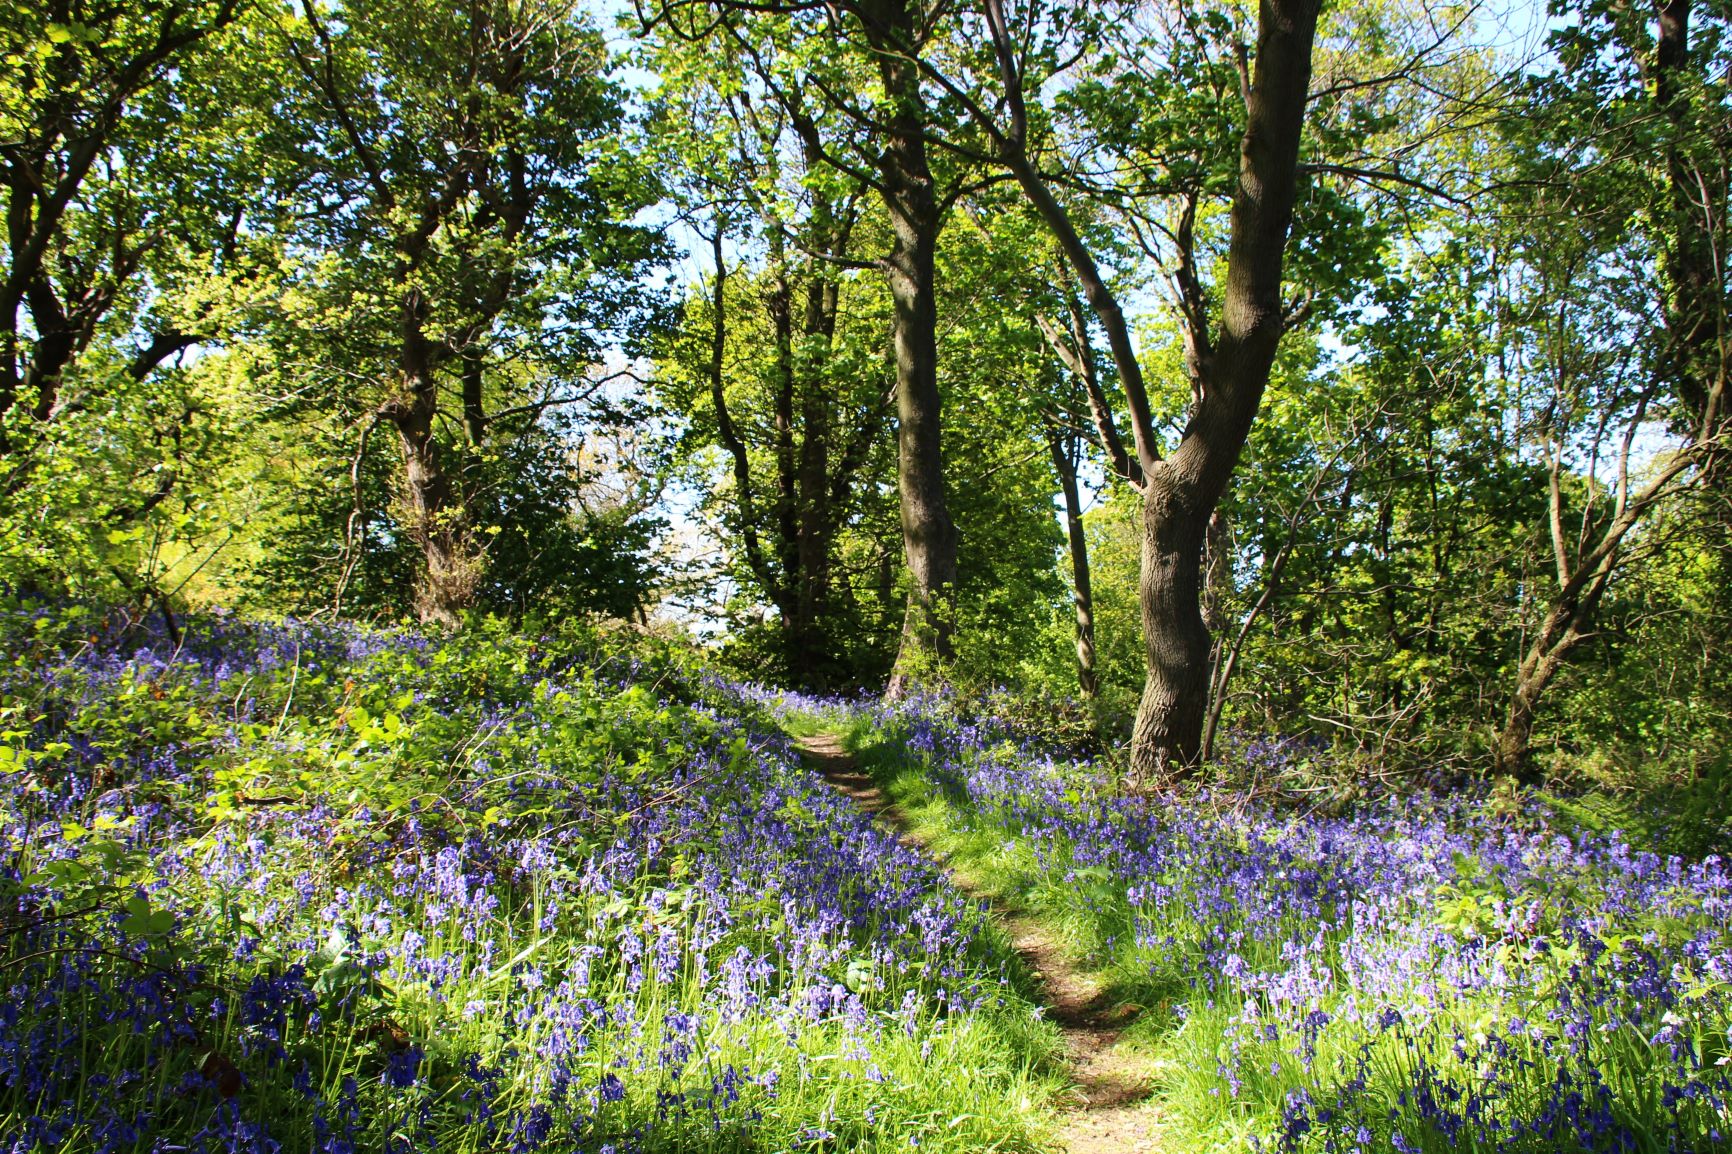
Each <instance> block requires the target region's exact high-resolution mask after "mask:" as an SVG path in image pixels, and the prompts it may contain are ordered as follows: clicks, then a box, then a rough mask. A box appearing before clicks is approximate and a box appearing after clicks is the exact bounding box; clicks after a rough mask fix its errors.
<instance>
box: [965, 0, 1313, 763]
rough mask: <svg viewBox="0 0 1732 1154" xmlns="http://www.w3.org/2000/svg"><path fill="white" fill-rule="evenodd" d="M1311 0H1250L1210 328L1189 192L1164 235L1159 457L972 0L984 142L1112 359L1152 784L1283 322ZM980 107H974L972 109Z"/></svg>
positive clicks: (1121, 325) (1018, 86)
mask: <svg viewBox="0 0 1732 1154" xmlns="http://www.w3.org/2000/svg"><path fill="white" fill-rule="evenodd" d="M1320 8H1321V0H1262V3H1261V5H1260V7H1259V10H1258V38H1257V51H1256V64H1255V70H1254V72H1253V74H1252V76H1251V83H1250V86H1249V88H1248V90H1247V92H1246V94H1245V103H1246V113H1247V115H1246V124H1245V133H1244V135H1243V137H1241V139H1240V145H1239V185H1238V188H1237V190H1236V191H1235V193H1234V197H1233V208H1232V215H1231V226H1230V239H1229V242H1228V250H1227V274H1226V284H1225V286H1224V288H1225V291H1224V293H1223V294H1222V298H1223V299H1222V308H1221V320H1220V325H1219V332H1218V333H1212V332H1210V328H1211V326H1210V325H1209V323H1208V320H1207V311H1208V300H1209V294H1208V293H1206V292H1205V291H1204V290H1203V287H1202V285H1201V284H1200V283H1199V281H1198V280H1197V276H1196V264H1195V258H1196V254H1195V251H1194V249H1193V246H1192V238H1191V231H1192V228H1191V226H1192V224H1193V223H1194V206H1193V208H1192V210H1190V211H1188V212H1187V213H1186V217H1185V220H1184V221H1183V222H1182V223H1181V226H1180V228H1179V229H1178V230H1177V232H1176V234H1175V238H1176V239H1177V241H1178V243H1179V247H1180V249H1181V250H1182V251H1181V253H1180V262H1181V263H1180V267H1179V269H1178V270H1177V271H1178V273H1179V277H1178V279H1179V282H1180V288H1181V292H1182V294H1183V296H1184V298H1185V309H1184V312H1185V317H1184V322H1185V343H1186V348H1187V361H1188V362H1189V365H1190V371H1191V375H1192V380H1191V385H1192V388H1193V389H1194V391H1195V393H1196V395H1197V398H1198V399H1197V401H1196V404H1195V406H1194V407H1193V409H1192V412H1191V420H1190V424H1189V425H1188V426H1187V427H1186V429H1185V432H1184V435H1183V436H1182V437H1181V438H1180V440H1179V445H1178V447H1177V449H1175V450H1174V452H1173V455H1172V456H1171V457H1169V458H1167V459H1165V460H1163V459H1161V457H1160V454H1159V449H1158V446H1157V444H1156V441H1157V434H1156V430H1155V426H1154V417H1153V415H1152V414H1153V410H1152V408H1151V406H1150V404H1149V398H1148V393H1147V390H1146V387H1145V385H1144V382H1143V371H1142V365H1141V364H1140V363H1139V362H1138V360H1137V356H1136V346H1135V342H1134V341H1133V340H1132V338H1131V332H1130V327H1129V325H1127V324H1126V322H1125V318H1124V313H1123V311H1122V310H1121V308H1120V307H1119V303H1118V301H1117V299H1116V298H1115V297H1114V295H1113V292H1112V289H1111V287H1110V286H1109V285H1108V284H1107V282H1106V279H1105V277H1104V276H1103V275H1102V274H1101V271H1100V269H1099V267H1098V266H1097V265H1096V263H1095V260H1094V257H1093V255H1092V254H1091V253H1090V252H1089V249H1088V246H1087V244H1086V243H1085V242H1084V241H1083V239H1082V236H1081V234H1080V233H1079V232H1078V230H1077V228H1076V225H1075V223H1074V222H1073V221H1072V220H1071V219H1070V214H1069V213H1068V212H1067V211H1066V210H1065V208H1064V205H1063V204H1062V203H1061V202H1060V201H1059V199H1058V198H1057V196H1055V195H1054V194H1053V191H1052V189H1051V187H1050V186H1049V185H1048V184H1047V181H1046V178H1045V177H1044V175H1043V174H1042V173H1041V171H1040V169H1039V168H1038V166H1037V165H1036V164H1035V163H1034V162H1033V161H1032V159H1031V158H1030V157H1029V155H1028V152H1027V149H1026V144H1027V125H1028V116H1027V110H1026V108H1025V99H1024V94H1023V87H1022V79H1023V78H1022V59H1023V56H1024V53H1023V52H1022V51H1021V50H1020V49H1019V47H1018V44H1017V42H1016V39H1015V37H1016V36H1017V35H1018V33H1017V32H1015V31H1013V29H1014V28H1015V25H1014V22H1013V21H1012V20H1011V19H1010V18H1009V17H1008V16H1007V14H1006V12H1005V9H1004V5H1003V3H1002V0H987V2H986V5H985V14H986V22H987V25H988V27H989V29H990V30H991V34H992V38H993V44H994V49H995V51H996V54H997V57H998V64H999V71H1000V75H1001V79H1002V81H1003V84H1004V98H1005V103H1006V106H1007V110H1008V113H1009V117H1010V126H1009V127H1008V128H1004V127H1002V126H999V125H997V124H994V123H991V122H990V121H988V122H986V123H985V124H984V127H986V128H987V130H988V131H989V132H991V133H992V134H993V136H994V138H995V141H996V143H997V144H998V147H999V153H1000V156H1001V157H1002V158H1003V160H1004V162H1005V164H1006V166H1007V167H1009V169H1010V170H1011V172H1012V174H1013V175H1015V177H1016V178H1017V181H1018V183H1019V184H1020V185H1021V186H1022V189H1023V192H1024V193H1025V194H1026V195H1027V197H1028V199H1029V203H1030V204H1031V205H1032V206H1033V207H1034V209H1035V211H1036V212H1038V213H1039V214H1040V216H1041V218H1042V219H1043V220H1044V221H1045V222H1046V224H1047V226H1048V227H1049V228H1050V229H1051V231H1052V234H1053V237H1054V239H1056V240H1057V241H1058V244H1059V247H1060V248H1061V249H1062V250H1063V252H1064V255H1065V258H1066V259H1067V260H1068V261H1069V263H1070V265H1071V268H1072V271H1074V272H1075V273H1076V276H1077V280H1078V281H1079V282H1080V283H1081V285H1082V289H1083V292H1084V295H1085V296H1086V297H1087V298H1088V302H1089V305H1090V307H1091V308H1092V309H1093V310H1094V313H1095V316H1096V318H1097V319H1098V320H1099V321H1100V323H1101V326H1102V328H1103V329H1105V330H1106V336H1107V344H1108V346H1109V347H1110V348H1111V349H1112V353H1113V360H1114V362H1115V363H1116V364H1117V367H1118V370H1119V383H1120V385H1121V386H1122V387H1123V389H1124V393H1125V401H1126V407H1127V408H1128V409H1129V412H1130V418H1131V432H1132V434H1133V441H1134V444H1135V449H1136V452H1135V457H1134V459H1132V458H1131V457H1130V456H1129V455H1128V454H1126V455H1121V453H1119V452H1114V451H1113V447H1114V446H1117V445H1119V444H1120V441H1119V438H1118V435H1117V433H1116V431H1115V430H1114V429H1113V427H1112V418H1111V415H1110V412H1108V411H1107V410H1106V409H1105V407H1104V406H1095V408H1096V412H1097V420H1098V421H1099V423H1100V425H1101V441H1102V444H1103V445H1105V446H1107V447H1108V452H1109V455H1111V456H1112V457H1113V458H1114V466H1115V469H1116V471H1117V472H1118V473H1119V474H1120V475H1121V476H1123V477H1124V478H1125V479H1126V480H1127V481H1129V482H1131V483H1132V484H1134V485H1140V487H1141V488H1142V491H1143V547H1142V576H1141V580H1140V592H1141V600H1142V619H1143V631H1144V638H1143V640H1144V644H1145V653H1146V659H1147V679H1146V681H1145V683H1144V688H1143V697H1142V703H1141V705H1140V707H1139V708H1138V711H1137V721H1136V726H1135V728H1134V730H1133V732H1132V740H1131V782H1132V785H1133V787H1139V788H1140V787H1146V786H1148V785H1151V784H1156V783H1159V782H1160V781H1162V780H1163V779H1165V778H1166V777H1168V776H1170V775H1171V774H1172V773H1174V772H1175V771H1178V770H1182V769H1185V768H1188V767H1190V766H1193V765H1195V764H1196V762H1197V760H1198V757H1199V755H1200V752H1201V748H1202V736H1203V723H1204V718H1205V716H1206V714H1207V712H1208V701H1209V682H1210V668H1209V653H1210V640H1209V630H1208V628H1207V626H1205V625H1204V623H1203V615H1202V607H1201V593H1202V564H1203V541H1204V538H1205V535H1206V534H1207V532H1208V525H1209V518H1210V515H1211V514H1212V513H1213V512H1214V510H1215V506H1216V504H1217V503H1218V502H1219V501H1220V499H1221V495H1222V494H1223V493H1224V492H1225V491H1226V488H1227V482H1228V481H1229V480H1230V479H1231V477H1232V474H1233V469H1234V466H1235V465H1237V463H1238V460H1239V453H1240V451H1241V450H1242V449H1243V448H1244V445H1245V438H1246V436H1247V435H1248V434H1249V433H1250V430H1251V422H1252V421H1253V420H1254V419H1255V418H1256V415H1257V409H1258V407H1259V406H1260V405H1261V404H1262V399H1263V390H1264V388H1265V386H1266V385H1267V384H1268V380H1269V369H1270V367H1271V366H1272V365H1273V364H1274V360H1275V350H1276V348H1277V346H1278V345H1279V344H1280V340H1281V332H1282V329H1283V327H1284V325H1285V323H1286V318H1285V313H1284V306H1283V301H1282V298H1281V267H1282V260H1283V257H1284V255H1285V252H1286V247H1287V230H1288V226H1289V225H1290V224H1291V222H1292V218H1293V202H1294V197H1295V195H1296V192H1297V187H1298V164H1299V141H1300V135H1301V130H1302V129H1303V127H1304V122H1305V104H1306V100H1307V97H1308V94H1309V89H1310V83H1311V48H1312V42H1313V41H1314V39H1315V38H1316V32H1317V15H1318V11H1319V9H1320ZM981 115H982V114H981V113H979V112H977V113H976V116H977V117H980V116H981Z"/></svg>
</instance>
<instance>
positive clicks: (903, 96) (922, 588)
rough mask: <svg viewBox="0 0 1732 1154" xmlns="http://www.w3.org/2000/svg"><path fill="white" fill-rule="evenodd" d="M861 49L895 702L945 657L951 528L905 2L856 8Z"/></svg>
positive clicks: (925, 183) (919, 121)
mask: <svg viewBox="0 0 1732 1154" xmlns="http://www.w3.org/2000/svg"><path fill="white" fill-rule="evenodd" d="M861 7H862V14H863V17H864V23H865V26H866V30H867V36H868V39H869V40H870V41H871V44H872V47H873V49H874V51H875V52H876V54H877V56H878V67H879V75H880V78H881V80H882V81H883V84H884V91H885V92H886V93H887V94H888V95H889V97H890V99H891V101H892V102H893V106H894V107H893V111H892V112H891V115H890V118H889V122H888V123H887V124H885V125H884V126H883V131H884V134H885V143H884V147H883V149H882V151H881V152H880V153H879V158H878V173H879V178H880V180H881V181H882V185H883V194H884V202H885V207H886V208H888V209H889V212H890V221H891V228H892V230H893V232H894V236H895V240H894V244H893V245H892V247H891V251H890V255H889V256H888V257H887V258H886V259H885V261H884V267H885V273H886V277H887V279H888V281H889V285H890V295H891V299H892V300H893V302H894V304H895V323H894V331H893V334H892V345H893V349H894V354H895V361H896V418H897V430H896V444H897V492H898V494H899V496H900V499H901V513H902V542H903V551H904V553H905V555H906V558H907V562H908V576H909V588H908V607H907V613H906V616H905V617H904V618H903V625H902V642H901V648H900V650H899V651H898V653H897V656H896V668H895V672H894V673H893V674H892V675H891V679H890V684H889V686H888V687H887V688H886V696H888V697H890V698H895V697H898V696H900V695H902V694H903V693H905V692H906V691H907V690H908V688H909V687H910V686H911V685H912V684H913V683H914V682H915V681H918V680H920V679H921V678H923V677H927V676H930V675H936V674H938V671H939V670H940V669H941V667H942V666H943V664H944V663H945V662H947V661H949V660H950V657H951V634H952V632H953V631H954V629H955V622H956V527H955V525H954V524H953V523H952V521H951V519H950V507H949V503H948V502H947V501H946V499H945V493H944V456H943V450H942V443H941V441H942V437H941V425H942V406H941V403H940V398H939V392H938V304H937V293H936V289H935V282H934V271H935V264H936V255H937V248H938V232H939V228H940V226H941V224H942V219H943V216H942V212H941V211H940V208H939V205H938V198H937V196H936V194H935V192H934V189H933V183H932V171H931V168H930V166H929V164H928V163H927V156H926V124H925V110H924V107H923V104H922V100H921V94H920V69H919V65H918V64H917V63H916V60H915V57H916V55H917V53H918V47H917V44H916V35H915V27H914V18H913V14H912V13H911V12H910V11H909V8H908V4H907V3H906V0H879V2H877V3H872V4H864V5H862V6H861Z"/></svg>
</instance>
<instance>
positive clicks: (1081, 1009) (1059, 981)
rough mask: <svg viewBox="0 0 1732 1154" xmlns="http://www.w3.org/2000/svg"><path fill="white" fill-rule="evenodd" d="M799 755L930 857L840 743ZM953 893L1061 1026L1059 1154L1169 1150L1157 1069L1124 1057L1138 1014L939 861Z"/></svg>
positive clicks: (1019, 917) (1023, 920)
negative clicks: (995, 932) (982, 920)
mask: <svg viewBox="0 0 1732 1154" xmlns="http://www.w3.org/2000/svg"><path fill="white" fill-rule="evenodd" d="M799 746H800V750H801V752H802V753H804V754H805V755H806V758H807V760H809V761H810V762H811V763H812V765H813V766H814V767H815V768H816V769H817V770H818V772H819V773H820V774H822V775H823V777H824V780H825V781H827V782H829V783H830V784H831V785H832V786H833V787H835V788H836V789H837V790H839V791H841V792H842V793H844V794H847V795H848V796H849V797H851V798H853V799H854V801H855V802H856V803H858V804H859V806H860V807H861V808H862V809H864V810H866V812H868V813H870V814H872V815H873V816H874V817H875V818H877V819H878V820H879V821H882V822H884V823H885V824H887V825H889V826H890V827H892V828H893V829H895V830H896V831H897V833H898V834H899V835H900V836H901V838H902V840H903V841H904V842H906V843H908V844H910V845H916V846H919V847H920V848H921V849H923V850H927V851H928V852H930V847H928V846H926V845H924V844H923V843H922V842H921V841H920V839H919V838H918V837H917V836H916V835H915V833H914V831H913V829H912V827H911V825H910V823H909V822H908V820H907V818H906V816H905V815H903V814H902V812H901V811H900V810H898V809H897V808H896V807H895V806H894V805H891V804H890V803H889V801H888V799H887V798H885V796H884V795H883V794H882V793H881V792H880V791H879V790H878V787H877V786H875V785H874V784H873V783H872V778H871V777H870V776H869V775H867V774H864V773H861V772H860V771H859V770H858V769H857V768H856V766H855V762H854V757H853V755H851V754H850V753H849V752H848V751H847V750H846V749H844V748H843V745H842V741H841V738H839V737H838V736H836V735H835V734H829V733H823V734H818V735H816V736H814V737H808V738H804V739H802V740H801V741H800V743H799ZM937 860H938V862H939V865H940V866H941V867H942V868H943V869H944V871H945V874H946V876H947V877H948V878H949V879H950V882H951V884H952V885H954V886H955V887H956V888H957V889H959V890H961V891H962V892H963V893H965V894H967V895H968V896H969V897H971V898H974V899H976V900H977V901H981V902H984V903H986V905H987V906H988V907H989V908H990V909H991V910H992V913H993V916H994V918H995V919H996V920H997V921H998V922H999V924H1000V925H1002V926H1003V927H1004V928H1005V930H1006V931H1007V932H1008V933H1009V935H1010V938H1011V941H1012V942H1013V943H1014V945H1015V947H1016V952H1017V953H1018V954H1019V955H1021V957H1022V959H1023V961H1024V962H1026V963H1027V965H1028V967H1029V969H1030V970H1031V971H1032V972H1033V973H1034V976H1035V977H1036V978H1037V979H1038V980H1039V982H1040V985H1041V991H1042V994H1043V997H1044V1001H1045V1004H1046V1012H1047V1016H1048V1017H1049V1018H1051V1019H1052V1020H1053V1021H1054V1022H1056V1023H1058V1026H1059V1029H1060V1031H1061V1032H1062V1034H1063V1036H1064V1045H1065V1054H1066V1057H1067V1058H1068V1060H1069V1064H1070V1071H1071V1079H1072V1101H1071V1102H1070V1104H1069V1105H1067V1107H1066V1108H1065V1110H1064V1112H1063V1114H1062V1116H1061V1118H1060V1127H1059V1134H1058V1138H1059V1143H1060V1149H1062V1150H1065V1151H1068V1152H1069V1154H1121V1152H1122V1154H1141V1152H1158V1151H1161V1150H1163V1149H1165V1148H1166V1147H1165V1145H1164V1144H1163V1142H1162V1139H1161V1131H1162V1124H1161V1123H1162V1119H1161V1115H1160V1112H1159V1110H1158V1109H1157V1108H1156V1107H1155V1105H1154V1104H1153V1103H1151V1102H1149V1101H1147V1099H1148V1097H1149V1095H1150V1094H1151V1093H1152V1092H1153V1088H1154V1087H1153V1084H1152V1083H1153V1077H1152V1076H1153V1073H1154V1065H1153V1063H1152V1062H1150V1061H1149V1060H1148V1059H1147V1058H1141V1057H1139V1056H1137V1055H1135V1054H1129V1053H1125V1052H1124V1051H1123V1050H1121V1049H1120V1048H1119V1047H1118V1046H1117V1042H1118V1040H1119V1034H1120V1033H1121V1032H1122V1031H1123V1029H1124V1028H1125V1026H1127V1025H1128V1024H1129V1023H1130V1020H1131V1019H1132V1018H1134V1017H1135V1010H1134V1009H1131V1008H1127V1007H1120V1006H1114V1005H1111V1004H1109V1002H1108V999H1107V997H1106V992H1105V991H1104V990H1103V989H1102V987H1101V984H1100V983H1099V982H1098V981H1097V980H1095V979H1094V978H1093V977H1092V976H1090V975H1089V974H1088V972H1087V971H1085V970H1083V969H1081V968H1080V967H1078V966H1077V965H1076V964H1075V963H1074V962H1072V961H1071V960H1070V959H1069V958H1068V957H1066V956H1065V952H1064V950H1063V949H1061V948H1060V946H1059V943H1058V942H1057V941H1056V940H1055V939H1054V938H1053V936H1052V935H1051V934H1049V933H1048V932H1047V931H1046V930H1045V929H1043V928H1042V927H1041V926H1040V925H1039V924H1038V923H1037V922H1035V921H1034V920H1033V919H1032V918H1029V917H1028V916H1026V915H1024V914H1021V913H1019V912H1017V911H1015V910H1012V909H1009V908H1007V907H1006V905H1005V904H1004V903H1003V902H1002V901H1000V900H998V899H997V898H995V897H994V896H993V895H992V894H991V893H989V892H988V891H987V890H986V888H985V887H983V886H982V885H981V884H980V883H979V881H978V880H977V879H974V878H970V877H969V876H968V875H967V874H965V873H962V872H960V871H957V870H955V869H952V868H950V867H949V864H948V863H946V862H945V861H943V859H942V858H938V859H937Z"/></svg>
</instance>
